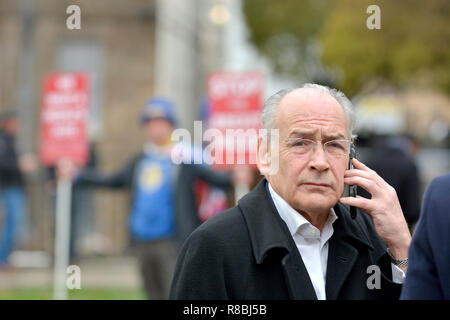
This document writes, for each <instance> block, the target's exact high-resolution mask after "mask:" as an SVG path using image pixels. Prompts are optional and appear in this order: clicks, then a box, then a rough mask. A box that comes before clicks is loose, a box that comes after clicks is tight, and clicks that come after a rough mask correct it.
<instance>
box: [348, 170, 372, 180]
mask: <svg viewBox="0 0 450 320" xmlns="http://www.w3.org/2000/svg"><path fill="white" fill-rule="evenodd" d="M355 176H357V177H363V178H366V179H372V173H370V172H368V171H364V170H361V169H351V170H345V176H344V177H345V178H349V177H355Z"/></svg>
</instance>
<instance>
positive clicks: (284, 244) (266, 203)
mask: <svg viewBox="0 0 450 320" xmlns="http://www.w3.org/2000/svg"><path fill="white" fill-rule="evenodd" d="M239 207H240V208H241V210H242V212H243V216H244V219H245V221H246V224H247V228H248V230H249V236H250V241H251V243H252V248H253V254H254V257H255V260H256V263H257V264H262V263H263V262H264V260H265V259H266V257H267V256H268V255H269V254H275V253H276V252H277V255H278V254H279V255H280V257H281V258H280V259H281V261H280V263H281V267H282V269H283V273H284V278H285V281H286V286H287V288H288V293H289V297H290V298H291V299H295V300H300V299H302V300H315V299H317V297H316V293H315V291H314V287H313V285H312V282H311V279H310V278H309V275H308V272H307V270H306V267H305V265H304V263H303V260H302V258H301V256H300V253H299V252H298V249H297V247H296V245H295V242H294V239H293V238H292V237H291V235H290V233H289V230H288V228H287V226H286V224H285V223H284V221H283V220H282V219H281V217H280V215H279V214H278V212H277V210H276V208H275V205H274V204H273V202H272V199H271V197H270V195H269V194H268V190H267V189H266V179H262V181H261V182H260V183H259V184H258V185H257V186H256V188H255V189H254V190H253V191H252V192H250V193H249V194H247V195H246V196H244V197H243V198H242V199H241V200H240V201H239Z"/></svg>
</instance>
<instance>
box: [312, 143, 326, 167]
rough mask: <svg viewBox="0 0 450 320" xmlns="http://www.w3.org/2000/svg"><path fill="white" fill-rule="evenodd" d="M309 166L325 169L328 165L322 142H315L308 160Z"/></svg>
mask: <svg viewBox="0 0 450 320" xmlns="http://www.w3.org/2000/svg"><path fill="white" fill-rule="evenodd" d="M310 166H311V168H313V169H315V170H318V171H325V170H327V169H328V168H329V167H330V164H329V163H328V158H327V155H326V153H325V150H324V148H323V145H322V144H320V143H319V144H317V145H316V147H315V149H314V150H313V154H312V155H311V161H310Z"/></svg>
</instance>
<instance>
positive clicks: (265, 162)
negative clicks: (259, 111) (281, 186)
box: [256, 135, 271, 176]
mask: <svg viewBox="0 0 450 320" xmlns="http://www.w3.org/2000/svg"><path fill="white" fill-rule="evenodd" d="M270 160H271V157H270V146H269V141H268V139H267V135H259V137H258V150H257V155H256V165H257V166H258V170H259V172H260V173H261V174H262V175H264V176H267V175H269V174H270V167H271V161H270Z"/></svg>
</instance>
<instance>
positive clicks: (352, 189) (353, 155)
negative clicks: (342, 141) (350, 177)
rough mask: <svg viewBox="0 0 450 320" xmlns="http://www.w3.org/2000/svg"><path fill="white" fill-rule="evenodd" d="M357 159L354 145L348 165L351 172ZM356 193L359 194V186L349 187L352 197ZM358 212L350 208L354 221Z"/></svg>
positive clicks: (354, 208)
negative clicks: (353, 161) (353, 160)
mask: <svg viewBox="0 0 450 320" xmlns="http://www.w3.org/2000/svg"><path fill="white" fill-rule="evenodd" d="M355 157H356V150H355V145H354V144H353V143H352V144H351V145H350V157H349V163H348V169H349V170H351V169H353V163H352V159H353V158H355ZM356 193H357V186H355V185H349V194H350V197H356ZM356 212H357V211H356V207H353V206H350V216H351V217H352V219H355V218H356Z"/></svg>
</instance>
